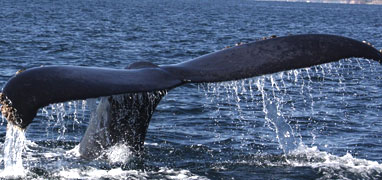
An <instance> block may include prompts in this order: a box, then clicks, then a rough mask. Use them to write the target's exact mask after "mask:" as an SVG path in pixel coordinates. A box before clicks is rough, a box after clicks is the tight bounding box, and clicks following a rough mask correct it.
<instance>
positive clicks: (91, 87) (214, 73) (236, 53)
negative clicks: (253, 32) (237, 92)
mask: <svg viewBox="0 0 382 180" xmlns="http://www.w3.org/2000/svg"><path fill="white" fill-rule="evenodd" d="M351 57H358V58H366V59H373V60H376V61H379V62H382V54H381V52H379V51H378V50H376V49H375V48H373V47H372V46H370V45H369V44H367V43H363V42H360V41H357V40H354V39H350V38H346V37H342V36H336V35H324V34H305V35H292V36H286V37H276V38H271V39H266V40H260V41H256V42H252V43H248V44H243V45H240V46H236V47H232V48H228V49H224V50H221V51H217V52H214V53H210V54H207V55H204V56H201V57H198V58H196V59H193V60H190V61H186V62H183V63H179V64H172V65H161V66H157V65H154V64H151V63H148V62H138V63H133V64H132V65H130V67H129V68H128V69H107V68H95V67H80V66H46V67H36V68H31V69H27V70H25V71H23V72H20V73H18V74H17V75H15V76H14V77H12V78H11V79H10V80H9V81H8V82H7V83H6V85H5V86H4V88H3V92H2V93H1V99H0V101H1V104H2V108H1V110H2V114H3V116H5V117H6V119H7V120H8V121H9V122H11V123H13V124H15V125H16V126H19V127H21V128H26V127H27V126H28V125H29V124H30V123H31V122H32V120H33V118H34V117H35V116H36V113H37V110H38V109H39V108H41V107H44V106H46V105H49V104H52V103H58V102H65V101H70V100H78V99H87V98H95V97H101V96H110V95H116V94H124V93H136V92H152V91H158V90H168V89H171V88H174V87H177V86H179V85H182V84H184V83H202V82H219V81H230V80H237V79H243V78H249V77H254V76H260V75H263V74H270V73H275V72H279V71H285V70H290V69H297V68H304V67H309V66H314V65H318V64H323V63H328V62H332V61H338V60H340V59H345V58H351Z"/></svg>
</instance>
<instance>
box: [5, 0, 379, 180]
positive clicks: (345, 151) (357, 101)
mask: <svg viewBox="0 0 382 180" xmlns="http://www.w3.org/2000/svg"><path fill="white" fill-rule="evenodd" d="M381 32H382V6H369V5H342V4H306V3H282V2H256V1H245V0H239V1H217V0H211V1H204V0H196V1H190V0H179V1H175V0H162V1H135V0H127V1H122V0H110V1H86V0H84V1H75V0H64V1H43V0H41V1H33V0H32V1H0V67H1V70H0V86H1V87H2V86H3V85H4V84H5V83H6V81H7V80H8V79H9V78H10V77H11V76H13V75H14V73H15V72H16V71H17V70H19V69H26V68H31V67H37V66H41V65H80V66H96V67H110V68H124V67H126V66H127V65H129V64H131V63H133V62H137V61H151V62H153V63H156V64H172V63H177V62H182V61H186V60H189V59H192V58H195V57H198V56H201V55H204V54H206V53H209V52H214V51H217V50H220V49H223V48H224V47H226V46H232V45H234V44H235V43H237V42H249V41H255V40H257V39H260V38H262V37H264V36H270V35H278V36H283V35H289V34H300V33H326V34H337V35H343V36H347V37H351V38H355V39H358V40H367V41H369V42H371V43H372V44H373V45H374V46H375V47H376V48H379V49H380V48H382V41H381V40H382V33H381ZM381 73H382V67H381V66H380V65H379V64H378V63H375V62H371V61H368V60H365V59H349V60H344V61H341V62H339V63H331V64H327V65H322V66H316V67H312V68H308V69H301V70H295V71H289V72H283V73H278V74H274V75H267V76H262V77H256V78H253V79H247V80H241V81H234V82H225V83H217V84H201V85H197V84H190V85H185V86H183V87H179V88H176V89H174V90H172V91H170V92H169V93H168V95H167V96H166V97H165V98H164V99H163V100H162V102H161V104H160V105H159V106H158V108H157V111H156V112H155V113H154V116H153V119H152V121H151V123H150V127H149V130H148V134H147V140H146V145H145V155H144V157H143V158H142V159H136V158H130V157H128V156H127V157H126V153H124V151H123V150H124V148H123V147H115V149H114V151H113V152H114V153H112V152H109V153H108V156H109V161H108V160H102V159H101V160H94V161H86V160H83V159H80V158H78V157H77V156H76V155H75V150H74V151H70V150H71V149H73V148H75V146H76V145H77V144H78V143H79V141H80V140H81V137H82V135H83V133H84V132H85V129H86V126H87V123H88V120H89V108H91V107H89V106H90V105H89V102H86V101H75V102H70V103H65V104H57V105H52V106H49V107H46V108H44V109H43V110H41V111H40V113H39V114H38V116H37V117H36V118H35V120H34V122H33V123H32V124H31V125H30V127H29V128H28V130H27V134H26V135H27V139H28V140H29V141H28V142H27V149H26V151H25V152H24V155H23V159H24V161H23V163H24V167H25V168H26V169H27V171H26V174H25V175H24V176H23V177H22V178H27V179H60V178H63V179H65V178H68V179H98V178H104V179H132V178H135V179H380V178H382V156H381V154H382V140H381V138H382V131H381V130H382V122H381V119H382V82H381V80H382V75H381ZM42 88H43V87H42ZM5 127H6V121H4V122H3V123H2V126H1V127H0V142H1V146H3V144H4V139H5ZM118 152H122V153H119V154H118ZM129 158H130V159H129ZM1 159H3V158H2V156H1ZM126 159H127V160H126ZM112 160H117V161H121V162H123V163H110V161H112ZM0 168H1V169H3V168H4V164H3V162H2V163H1V165H0ZM15 171H16V170H15ZM1 173H2V174H7V173H9V172H4V171H1ZM0 177H1V178H6V177H7V176H5V175H0Z"/></svg>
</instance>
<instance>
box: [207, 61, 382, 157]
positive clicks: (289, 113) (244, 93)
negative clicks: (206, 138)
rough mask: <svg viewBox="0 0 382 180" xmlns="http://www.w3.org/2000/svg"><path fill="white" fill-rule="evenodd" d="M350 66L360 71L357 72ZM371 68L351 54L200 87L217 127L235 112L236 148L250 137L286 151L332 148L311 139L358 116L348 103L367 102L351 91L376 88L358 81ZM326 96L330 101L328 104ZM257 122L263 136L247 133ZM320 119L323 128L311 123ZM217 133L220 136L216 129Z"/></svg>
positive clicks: (368, 63) (371, 69) (370, 75)
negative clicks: (304, 146)
mask: <svg viewBox="0 0 382 180" xmlns="http://www.w3.org/2000/svg"><path fill="white" fill-rule="evenodd" d="M352 61H355V62H356V63H354V62H352ZM356 71H363V73H362V76H359V74H358V73H355V72H356ZM373 72H375V67H374V64H373V63H371V62H370V61H367V60H366V61H365V60H363V59H362V60H358V59H353V60H343V61H340V62H337V63H330V64H324V65H320V66H314V67H312V68H305V69H298V70H291V71H286V72H281V73H277V74H273V75H265V76H262V77H256V78H252V79H246V80H240V81H232V82H222V83H209V84H206V85H201V86H200V88H202V89H204V92H205V95H206V97H207V98H208V99H209V102H210V103H211V104H207V105H206V106H212V104H214V105H216V106H217V107H216V108H215V110H214V112H213V113H212V116H211V118H212V119H213V120H214V121H216V124H217V126H219V123H222V121H224V120H225V119H232V118H231V117H237V119H234V120H233V121H232V123H233V124H234V125H235V127H237V128H238V129H237V130H233V133H237V135H238V137H240V139H238V140H237V141H238V142H239V143H241V145H242V147H243V145H244V146H245V144H249V143H251V142H250V141H252V142H256V141H260V142H261V141H263V140H266V141H268V140H270V141H274V142H276V143H277V144H278V147H279V148H280V149H281V150H282V152H283V153H286V154H288V153H290V152H292V151H293V150H295V149H297V148H298V147H299V145H300V144H309V145H319V146H320V147H321V146H322V147H323V148H328V147H329V146H334V147H336V144H325V141H320V142H317V141H316V138H317V136H320V137H321V138H323V137H325V136H327V137H330V134H329V135H328V134H326V132H327V130H328V129H331V128H338V129H340V127H339V126H341V127H343V126H346V125H347V124H348V123H352V122H347V121H346V119H347V118H350V117H354V116H357V115H359V116H362V115H361V114H355V113H354V109H355V108H357V107H352V106H361V107H358V108H362V107H364V106H367V105H368V104H370V103H373V102H370V101H366V100H364V99H363V97H364V95H363V94H362V95H361V94H357V93H359V92H363V91H365V94H367V93H370V91H372V92H374V91H378V90H377V89H378V86H379V84H378V82H376V84H375V86H372V87H365V86H361V87H360V86H359V85H360V84H362V81H363V80H364V79H365V78H370V77H372V74H373ZM353 85H354V86H353ZM355 88H357V89H355ZM360 88H361V89H360ZM356 92H357V93H356ZM358 97H359V98H358ZM354 98H356V100H357V101H358V99H360V100H361V101H364V102H365V104H361V103H357V104H356V105H351V104H352V103H350V102H348V99H351V101H354ZM328 99H332V100H331V101H329V103H328V102H327V101H328ZM374 101H375V100H374ZM353 104H354V103H353ZM227 107H228V109H227ZM347 107H350V108H354V109H350V110H349V109H347ZM343 108H345V109H343ZM264 120H265V121H264ZM259 121H260V122H264V123H263V125H265V127H267V128H268V129H269V130H270V131H269V130H268V131H269V132H270V134H268V135H264V134H263V135H260V137H263V139H258V138H256V137H248V135H257V134H256V132H253V129H254V128H253V127H256V126H257V128H258V127H259V126H261V124H259V123H258V122H259ZM322 121H325V123H323V124H324V126H323V127H322V126H316V125H315V124H317V123H318V122H320V123H322ZM360 123H365V122H360ZM251 126H252V127H251ZM307 128H311V129H307ZM272 132H273V135H271V134H272ZM269 135H270V136H269ZM217 136H221V135H220V134H219V133H217ZM340 138H341V137H340ZM340 138H339V139H340Z"/></svg>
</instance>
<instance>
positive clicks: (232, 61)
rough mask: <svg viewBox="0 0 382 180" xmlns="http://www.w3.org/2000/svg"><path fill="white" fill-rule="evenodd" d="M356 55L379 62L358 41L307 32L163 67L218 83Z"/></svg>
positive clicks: (196, 79) (379, 58) (377, 54)
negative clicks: (306, 33)
mask: <svg viewBox="0 0 382 180" xmlns="http://www.w3.org/2000/svg"><path fill="white" fill-rule="evenodd" d="M351 57H359V58H366V59H373V60H376V61H379V62H382V55H381V53H380V52H379V51H378V50H376V49H375V48H374V47H372V46H370V45H368V44H365V43H362V42H360V41H357V40H354V39H350V38H346V37H342V36H335V35H322V34H308V35H293V36H286V37H276V38H271V39H265V40H262V41H257V42H253V43H248V44H243V45H240V46H236V47H233V48H229V49H225V50H222V51H218V52H215V53H211V54H207V55H204V56H201V57H199V58H196V59H193V60H190V61H187V62H183V63H180V64H175V65H169V66H163V67H162V68H163V69H165V70H167V71H169V72H172V73H174V74H177V75H180V76H182V78H183V79H188V80H189V81H191V82H195V83H199V82H219V81H229V80H237V79H243V78H249V77H254V76H260V75H264V74H271V73H275V72H279V71H285V70H290V69H298V68H304V67H309V66H314V65H318V64H324V63H328V62H332V61H338V60H340V59H345V58H351Z"/></svg>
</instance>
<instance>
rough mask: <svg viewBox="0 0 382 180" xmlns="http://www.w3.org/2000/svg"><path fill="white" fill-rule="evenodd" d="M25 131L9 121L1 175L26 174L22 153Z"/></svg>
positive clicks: (11, 176)
mask: <svg viewBox="0 0 382 180" xmlns="http://www.w3.org/2000/svg"><path fill="white" fill-rule="evenodd" d="M25 141H26V139H25V131H24V130H22V129H20V128H18V127H16V126H14V125H12V124H11V123H8V125H7V132H6V137H5V142H4V147H3V150H4V155H3V162H4V170H1V171H2V172H1V177H6V178H19V177H23V176H25V174H26V172H25V170H24V167H23V159H22V154H23V152H24V150H25Z"/></svg>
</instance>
